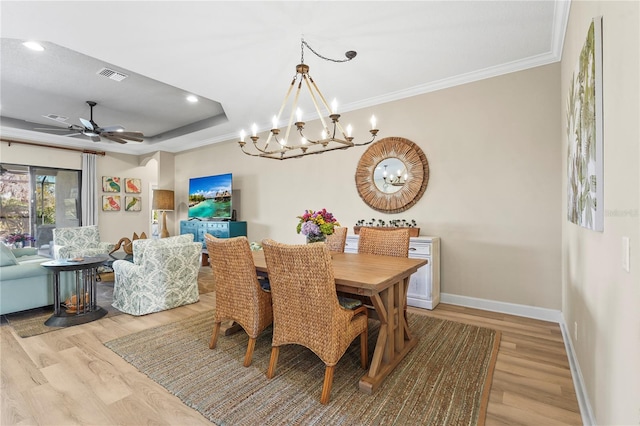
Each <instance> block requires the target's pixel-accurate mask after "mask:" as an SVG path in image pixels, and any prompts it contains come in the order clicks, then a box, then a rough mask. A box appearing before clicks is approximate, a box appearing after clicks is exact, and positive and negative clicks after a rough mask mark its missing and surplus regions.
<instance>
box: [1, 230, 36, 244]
mask: <svg viewBox="0 0 640 426" xmlns="http://www.w3.org/2000/svg"><path fill="white" fill-rule="evenodd" d="M35 240H36V239H35V238H33V237H32V236H31V235H29V234H27V233H15V232H14V233H11V234H9V235H7V236H6V237H4V241H5V243H7V244H15V243H25V242H27V241H35Z"/></svg>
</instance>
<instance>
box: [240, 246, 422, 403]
mask: <svg viewBox="0 0 640 426" xmlns="http://www.w3.org/2000/svg"><path fill="white" fill-rule="evenodd" d="M252 253H253V260H254V263H255V265H256V270H257V271H258V272H259V273H263V274H264V273H268V270H267V264H266V262H265V258H264V252H263V251H254V252H252ZM331 260H332V264H333V272H334V277H335V281H336V290H337V291H341V292H344V293H349V294H358V295H365V296H369V297H370V298H371V301H372V303H373V307H374V309H375V313H376V314H377V317H378V319H379V320H380V331H379V333H378V340H377V341H376V346H375V350H374V352H373V358H372V360H371V364H370V366H369V370H368V372H367V373H366V374H365V375H364V376H362V378H361V379H360V382H359V388H360V390H361V391H363V392H366V393H369V394H370V393H372V392H374V391H375V390H376V389H377V388H378V387H379V386H380V384H381V383H382V381H383V380H384V378H385V377H387V376H388V375H389V373H391V371H393V369H394V368H395V367H396V365H398V364H399V363H400V361H402V359H403V358H404V357H405V356H406V355H407V354H408V353H409V351H411V349H413V348H414V347H415V346H416V344H417V343H418V340H417V338H416V337H415V336H414V335H412V333H411V330H410V328H409V324H408V322H407V317H406V314H405V310H406V307H407V288H408V287H409V278H410V277H411V274H413V273H414V272H416V271H417V270H418V268H420V267H422V266H424V265H426V264H427V260H426V259H410V258H404V257H390V256H378V255H373V254H359V253H331Z"/></svg>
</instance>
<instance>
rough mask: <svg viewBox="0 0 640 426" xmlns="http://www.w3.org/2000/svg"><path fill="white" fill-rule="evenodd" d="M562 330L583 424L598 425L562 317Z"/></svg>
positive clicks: (587, 425) (586, 425)
mask: <svg viewBox="0 0 640 426" xmlns="http://www.w3.org/2000/svg"><path fill="white" fill-rule="evenodd" d="M560 330H561V331H562V340H563V341H564V347H565V349H566V350H567V358H569V368H571V377H572V378H573V386H574V387H575V388H576V398H577V399H578V406H579V407H580V415H581V416H582V424H583V425H585V426H592V425H596V424H597V423H596V418H595V416H594V415H593V410H592V408H591V403H590V402H589V396H588V395H587V389H586V388H585V387H584V380H583V378H582V371H581V370H580V365H579V364H578V358H576V353H575V351H574V349H573V342H572V340H571V334H569V330H568V329H567V323H566V322H565V320H564V315H563V316H562V321H561V322H560Z"/></svg>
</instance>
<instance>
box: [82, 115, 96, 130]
mask: <svg viewBox="0 0 640 426" xmlns="http://www.w3.org/2000/svg"><path fill="white" fill-rule="evenodd" d="M80 122H81V123H82V125H83V126H84V127H85V128H86V129H90V130H94V127H93V124H91V121H89V120H87V119H84V118H82V117H80Z"/></svg>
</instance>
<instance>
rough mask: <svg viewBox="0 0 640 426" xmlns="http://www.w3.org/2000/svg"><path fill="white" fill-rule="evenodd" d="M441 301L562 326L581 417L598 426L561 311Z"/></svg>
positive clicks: (451, 297)
mask: <svg viewBox="0 0 640 426" xmlns="http://www.w3.org/2000/svg"><path fill="white" fill-rule="evenodd" d="M440 300H441V302H442V303H448V304H451V305H458V306H465V307H467V308H476V309H482V310H485V311H491V312H500V313H503V314H510V315H517V316H520V317H526V318H533V319H538V320H542V321H550V322H555V323H557V324H558V325H559V326H560V331H561V332H562V340H563V341H564V347H565V350H566V351H567V358H568V359H569V368H570V369H571V377H572V378H573V386H574V387H575V391H576V399H577V400H578V406H579V407H580V416H582V423H583V424H584V425H585V426H591V425H596V421H595V417H594V415H593V410H592V409H591V403H590V402H589V396H588V394H587V390H586V388H585V386H584V380H583V379H582V372H581V371H580V365H579V364H578V359H577V358H576V354H575V351H574V350H573V343H572V341H571V335H570V334H569V332H568V330H567V324H566V323H565V320H564V315H562V312H561V311H557V310H554V309H547V308H538V307H536V306H527V305H518V304H515V303H506V302H498V301H495V300H487V299H477V298H475V297H467V296H458V295H456V294H448V293H441V294H440Z"/></svg>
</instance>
